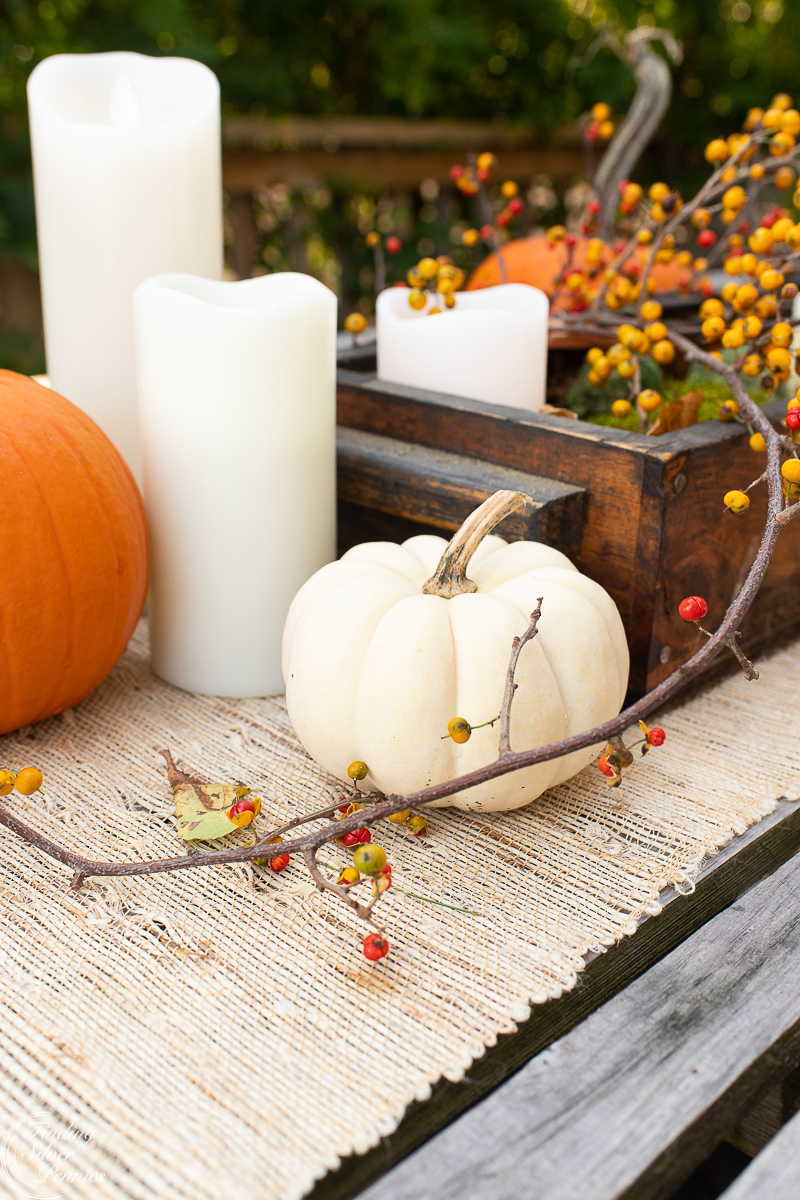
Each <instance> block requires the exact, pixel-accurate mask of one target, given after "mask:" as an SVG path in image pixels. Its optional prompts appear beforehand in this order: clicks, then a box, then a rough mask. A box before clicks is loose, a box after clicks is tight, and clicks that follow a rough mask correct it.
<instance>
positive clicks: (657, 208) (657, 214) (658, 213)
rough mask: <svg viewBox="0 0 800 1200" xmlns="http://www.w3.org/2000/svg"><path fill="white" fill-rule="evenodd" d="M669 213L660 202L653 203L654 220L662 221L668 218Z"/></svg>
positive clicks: (652, 217)
mask: <svg viewBox="0 0 800 1200" xmlns="http://www.w3.org/2000/svg"><path fill="white" fill-rule="evenodd" d="M666 216H667V214H666V213H665V212H664V210H663V208H662V207H661V205H660V204H651V206H650V218H651V220H653V221H657V222H661V221H664V220H665V219H666Z"/></svg>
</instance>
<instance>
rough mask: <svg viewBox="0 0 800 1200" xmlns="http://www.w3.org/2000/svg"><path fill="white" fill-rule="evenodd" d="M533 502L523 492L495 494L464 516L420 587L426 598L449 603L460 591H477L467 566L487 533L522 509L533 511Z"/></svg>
mask: <svg viewBox="0 0 800 1200" xmlns="http://www.w3.org/2000/svg"><path fill="white" fill-rule="evenodd" d="M533 507H534V502H533V500H531V498H530V496H526V495H525V493H524V492H495V494H494V495H493V496H490V497H489V499H488V500H484V502H483V504H481V505H480V507H479V508H476V509H475V511H474V512H473V513H470V515H469V516H468V517H467V519H466V521H465V522H464V524H463V525H462V526H461V528H460V529H458V530H456V532H455V533H454V534H453V536H452V538H451V540H450V543H449V545H448V547H447V549H446V550H445V552H444V554H443V555H442V557H441V558H440V559H439V565H438V567H437V568H436V570H435V571H434V573H433V575H431V577H430V579H429V580H427V582H426V583H424V584H423V585H422V590H423V592H425V594H426V595H428V596H442V597H443V598H444V599H445V600H452V598H453V596H460V595H461V594H462V593H463V592H477V590H478V585H477V583H473V582H472V580H471V579H467V567H468V566H469V561H470V559H471V558H472V556H473V554H474V553H475V551H476V550H477V549H478V546H480V544H481V542H482V541H483V539H484V538H485V537H486V535H487V533H491V532H492V530H493V529H494V527H495V525H498V524H499V523H500V522H501V521H502V520H503V518H504V517H507V516H509V515H510V514H511V513H513V512H519V510H520V509H521V508H533Z"/></svg>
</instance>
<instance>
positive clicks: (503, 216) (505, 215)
mask: <svg viewBox="0 0 800 1200" xmlns="http://www.w3.org/2000/svg"><path fill="white" fill-rule="evenodd" d="M510 220H511V216H510V214H509V212H508V209H504V210H503V212H501V213H498V214H497V224H498V225H503V226H506V225H507V224H508V222H509V221H510Z"/></svg>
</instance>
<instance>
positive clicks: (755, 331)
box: [742, 314, 764, 341]
mask: <svg viewBox="0 0 800 1200" xmlns="http://www.w3.org/2000/svg"><path fill="white" fill-rule="evenodd" d="M763 328H764V326H763V324H762V323H761V318H760V317H755V316H753V315H752V314H751V315H750V316H749V317H745V319H744V324H743V325H742V330H743V331H744V336H745V337H746V338H747V339H748V341H749V340H751V339H752V338H757V337H758V335H759V334H760V333H761V330H762V329H763Z"/></svg>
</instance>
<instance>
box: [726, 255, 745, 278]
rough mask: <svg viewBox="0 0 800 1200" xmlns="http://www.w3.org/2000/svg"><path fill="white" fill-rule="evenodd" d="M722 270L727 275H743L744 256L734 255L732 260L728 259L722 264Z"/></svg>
mask: <svg viewBox="0 0 800 1200" xmlns="http://www.w3.org/2000/svg"><path fill="white" fill-rule="evenodd" d="M722 268H723V270H724V271H725V274H726V275H741V273H742V256H741V254H732V255H731V257H730V258H726V259H725V262H724V263H723V264H722Z"/></svg>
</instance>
